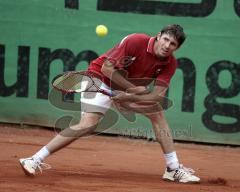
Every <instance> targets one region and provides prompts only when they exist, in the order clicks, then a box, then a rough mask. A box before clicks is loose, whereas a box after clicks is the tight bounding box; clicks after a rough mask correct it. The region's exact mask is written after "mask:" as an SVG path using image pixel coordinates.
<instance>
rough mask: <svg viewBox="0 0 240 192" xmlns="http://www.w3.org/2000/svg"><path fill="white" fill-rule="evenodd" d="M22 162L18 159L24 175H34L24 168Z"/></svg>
mask: <svg viewBox="0 0 240 192" xmlns="http://www.w3.org/2000/svg"><path fill="white" fill-rule="evenodd" d="M23 163H24V162H21V161H20V160H19V164H20V166H21V168H22V170H23V172H24V173H25V175H27V176H29V177H34V176H35V175H34V174H32V173H30V172H28V171H27V170H26V169H25V168H24V165H23Z"/></svg>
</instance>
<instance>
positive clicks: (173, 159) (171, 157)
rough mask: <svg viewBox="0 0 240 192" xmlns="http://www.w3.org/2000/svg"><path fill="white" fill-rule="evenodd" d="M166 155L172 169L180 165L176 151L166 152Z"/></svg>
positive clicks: (168, 164) (168, 165) (167, 162)
mask: <svg viewBox="0 0 240 192" xmlns="http://www.w3.org/2000/svg"><path fill="white" fill-rule="evenodd" d="M164 157H165V160H166V164H167V167H169V168H170V169H171V170H174V169H177V168H178V167H179V162H178V158H177V154H176V152H175V151H173V152H171V153H167V154H164Z"/></svg>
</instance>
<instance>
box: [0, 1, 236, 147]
mask: <svg viewBox="0 0 240 192" xmlns="http://www.w3.org/2000/svg"><path fill="white" fill-rule="evenodd" d="M170 23H179V24H181V25H182V26H183V27H184V28H185V31H186V33H187V36H188V38H187V40H186V42H185V44H184V45H183V46H182V48H181V49H180V50H179V51H178V52H177V53H176V57H177V59H178V61H179V67H178V69H177V72H176V74H175V76H174V78H173V79H172V83H171V86H170V89H169V93H168V95H169V98H170V99H172V100H173V101H174V106H173V107H172V108H170V109H169V110H167V111H166V116H167V119H168V121H169V124H170V126H171V128H172V130H173V136H174V138H175V139H176V140H188V141H199V142H210V143H225V144H236V145H239V144H240V108H239V104H240V96H239V92H240V65H239V57H240V36H239V34H240V2H239V1H237V0H228V1H226V0H202V1H199V0H198V1H197V0H196V1H189V0H174V1H173V0H172V1H160V0H154V1H148V0H131V1H130V0H129V1H127V0H111V1H109V0H51V1H48V0H21V1H19V0H11V1H6V0H0V32H1V35H0V121H1V122H10V123H25V124H34V125H42V126H49V127H56V126H58V125H60V126H62V127H64V124H67V123H68V122H69V120H71V116H73V117H74V119H75V120H76V121H77V120H78V119H79V117H80V107H79V103H75V104H73V103H70V102H65V103H61V102H60V101H57V100H56V98H55V96H56V95H54V94H56V93H52V92H51V86H50V81H51V79H52V78H53V77H54V76H55V75H56V74H58V73H60V72H62V71H66V70H83V69H86V67H87V65H88V63H89V62H90V61H91V60H92V59H94V58H95V57H97V56H98V55H100V54H102V53H104V52H105V51H106V50H108V49H109V48H111V47H112V46H113V45H114V44H115V43H117V42H119V41H120V40H121V39H122V38H123V37H124V36H126V35H128V34H129V33H135V32H139V33H147V34H149V35H152V36H154V35H156V34H157V32H158V31H159V30H160V29H161V27H163V26H164V25H167V24H170ZM98 24H104V25H106V26H107V27H108V29H109V34H108V35H107V36H106V37H104V38H100V37H98V36H96V34H95V27H96V25H98ZM50 92H51V93H52V94H53V97H52V98H51V99H48V96H49V93H50ZM78 99H79V98H78V96H76V98H75V102H77V100H78ZM59 102H60V103H59ZM98 130H100V131H101V130H104V131H105V132H108V133H114V134H115V133H117V134H122V135H134V136H142V137H148V138H153V137H154V134H153V132H152V130H151V124H150V123H149V122H148V120H147V119H145V118H144V117H142V116H141V115H137V116H136V120H135V121H134V122H133V123H131V122H129V121H128V120H127V119H125V118H124V117H123V116H121V115H119V114H117V112H116V111H114V110H110V111H109V114H108V116H106V117H105V119H104V120H103V122H102V123H101V125H100V127H99V128H98Z"/></svg>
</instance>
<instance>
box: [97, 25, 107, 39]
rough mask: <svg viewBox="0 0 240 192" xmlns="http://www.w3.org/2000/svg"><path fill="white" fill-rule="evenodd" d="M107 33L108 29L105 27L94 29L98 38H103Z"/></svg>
mask: <svg viewBox="0 0 240 192" xmlns="http://www.w3.org/2000/svg"><path fill="white" fill-rule="evenodd" d="M107 33H108V28H107V27H106V26H105V25H98V26H97V27H96V34H97V35H98V36H99V37H104V36H106V35H107Z"/></svg>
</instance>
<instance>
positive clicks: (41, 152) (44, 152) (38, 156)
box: [32, 146, 50, 161]
mask: <svg viewBox="0 0 240 192" xmlns="http://www.w3.org/2000/svg"><path fill="white" fill-rule="evenodd" d="M49 155H50V152H49V150H48V149H47V147H46V146H44V147H43V148H41V149H40V150H39V151H38V152H37V153H35V154H34V155H33V156H32V157H33V158H34V159H37V160H40V161H43V160H44V159H45V158H46V157H47V156H49Z"/></svg>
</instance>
